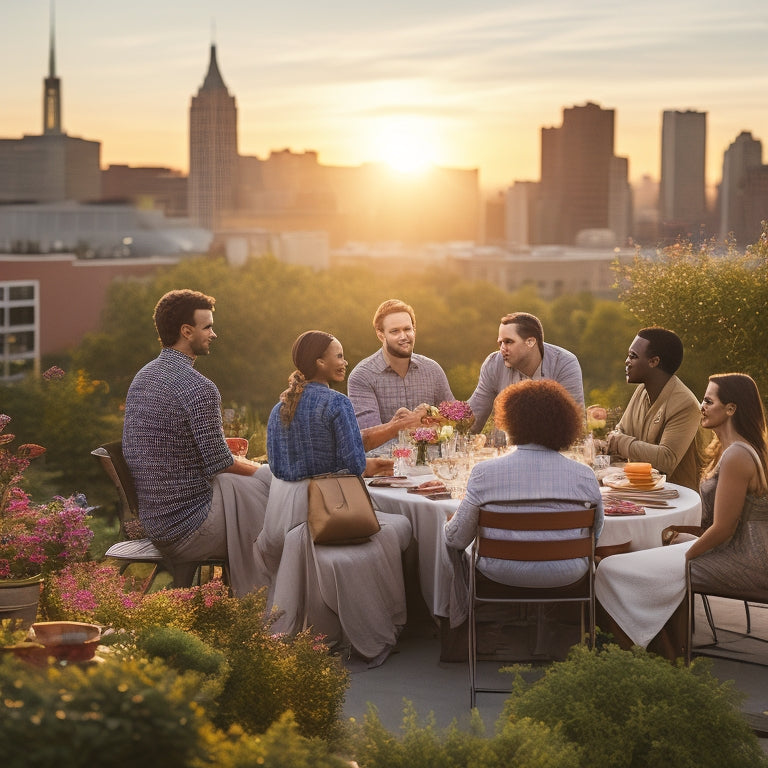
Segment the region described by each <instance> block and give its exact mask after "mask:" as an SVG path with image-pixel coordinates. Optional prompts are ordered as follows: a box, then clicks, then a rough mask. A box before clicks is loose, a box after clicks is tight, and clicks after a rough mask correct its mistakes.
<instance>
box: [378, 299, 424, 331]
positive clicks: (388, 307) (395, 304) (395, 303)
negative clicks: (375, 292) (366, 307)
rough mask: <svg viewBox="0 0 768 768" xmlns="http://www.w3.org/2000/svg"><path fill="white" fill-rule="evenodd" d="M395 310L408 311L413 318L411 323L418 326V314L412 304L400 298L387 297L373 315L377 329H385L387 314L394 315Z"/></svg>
mask: <svg viewBox="0 0 768 768" xmlns="http://www.w3.org/2000/svg"><path fill="white" fill-rule="evenodd" d="M395 312H407V313H408V316H409V317H410V318H411V324H412V325H413V327H414V328H415V327H416V314H415V313H414V311H413V307H412V306H411V305H410V304H406V303H405V302H404V301H400V299H387V300H386V301H383V302H382V303H381V304H379V308H378V309H377V310H376V312H375V313H374V315H373V327H374V328H375V329H376V330H377V331H383V330H384V318H385V317H386V316H387V315H393V314H395Z"/></svg>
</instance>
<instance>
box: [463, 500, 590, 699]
mask: <svg viewBox="0 0 768 768" xmlns="http://www.w3.org/2000/svg"><path fill="white" fill-rule="evenodd" d="M539 503H540V502H539ZM488 506H492V507H495V508H496V511H494V510H491V509H486V508H483V509H481V510H480V516H479V520H478V534H477V537H476V538H475V543H474V545H473V548H472V560H471V563H470V568H469V684H470V706H471V707H474V706H475V704H476V701H477V693H478V692H480V693H508V692H509V689H508V688H507V689H501V688H487V687H479V686H478V684H477V609H478V607H479V606H481V605H484V604H509V605H514V604H518V603H579V604H580V606H581V637H582V638H584V637H585V636H588V637H589V642H590V645H591V646H594V644H595V577H594V572H595V510H596V507H595V506H589V507H584V506H582V507H574V508H572V509H565V510H557V511H549V510H541V511H528V510H529V509H530V506H531V502H526V507H527V510H526V511H524V512H516V511H514V510H515V507H520V506H521V504H520V503H514V504H510V503H509V502H496V503H493V504H489V505H488ZM500 506H507V507H509V509H510V511H509V512H500V511H498V507H500ZM491 529H493V530H491ZM497 530H502V531H518V532H527V531H530V532H533V531H536V532H539V531H559V532H561V533H560V534H559V535H561V536H563V538H557V539H546V540H538V541H537V540H532V539H521V538H518V539H502V538H494V536H495V535H497V534H496V531H497ZM567 532H572V535H571V536H568V537H566V535H567ZM480 557H488V558H494V559H498V560H516V561H525V562H531V561H536V562H544V561H553V560H571V559H575V558H587V561H588V567H587V570H586V573H585V574H584V576H583V577H582V578H581V579H579V580H578V581H576V582H574V583H572V584H567V585H565V586H562V587H513V586H508V585H506V584H500V583H498V582H494V581H491V580H490V579H488V578H487V577H483V578H482V579H480V580H478V573H477V570H476V563H477V560H478V558H480ZM585 613H586V614H587V615H588V621H586V622H585ZM587 627H588V629H587Z"/></svg>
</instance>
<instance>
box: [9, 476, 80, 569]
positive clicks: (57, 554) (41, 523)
mask: <svg viewBox="0 0 768 768" xmlns="http://www.w3.org/2000/svg"><path fill="white" fill-rule="evenodd" d="M88 514H89V509H88V507H87V506H86V502H85V497H84V496H83V495H82V494H78V495H75V496H69V497H67V498H64V497H63V496H54V498H53V499H52V500H51V501H49V502H48V503H47V504H33V503H32V502H31V501H30V498H29V496H28V495H27V494H26V493H24V491H22V490H21V489H20V488H12V489H10V491H9V493H8V496H7V498H6V504H5V508H4V509H3V510H1V511H0V515H1V517H0V579H25V578H28V577H30V576H35V575H37V574H42V575H43V576H46V575H48V574H50V573H53V572H54V571H57V570H59V569H61V568H63V567H64V566H66V565H68V564H69V563H73V562H76V561H78V560H82V559H84V558H85V556H86V554H87V552H88V545H89V544H90V543H91V539H92V538H93V531H92V530H91V529H90V528H89V527H88V525H87V523H86V520H87V518H88Z"/></svg>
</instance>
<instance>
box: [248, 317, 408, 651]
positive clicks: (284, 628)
mask: <svg viewBox="0 0 768 768" xmlns="http://www.w3.org/2000/svg"><path fill="white" fill-rule="evenodd" d="M291 355H292V358H293V363H294V365H295V366H296V370H294V371H293V373H292V374H291V375H290V377H289V379H288V384H289V386H288V388H287V389H286V390H285V391H284V392H283V393H282V394H281V395H280V401H279V402H278V403H277V404H276V405H275V407H274V408H273V409H272V413H271V414H270V417H269V421H268V423H267V457H268V461H269V466H270V469H271V470H272V474H273V475H274V479H273V481H272V485H271V488H270V497H269V503H268V505H267V512H266V519H265V522H264V529H263V531H262V533H261V535H259V538H258V540H257V542H256V546H257V550H258V553H259V554H260V555H261V559H262V560H263V564H264V570H265V583H267V584H268V585H269V586H270V593H269V598H270V599H269V605H270V606H272V605H274V607H275V608H276V609H277V610H278V611H279V612H280V613H281V615H280V617H279V618H278V619H277V621H276V622H275V625H274V629H275V631H278V632H287V633H292V632H295V631H298V630H300V629H302V627H303V625H304V623H309V624H312V625H313V626H314V627H315V630H316V631H318V632H321V633H322V634H325V635H327V636H328V637H329V638H330V639H331V640H336V641H338V642H340V643H341V644H351V645H352V646H353V647H354V648H355V649H356V650H357V652H358V653H359V654H360V655H361V656H363V657H365V658H368V659H371V658H375V657H378V656H380V655H381V654H382V653H384V652H386V653H387V654H388V652H389V650H391V647H392V646H393V645H394V643H395V640H396V638H397V634H398V632H399V627H400V626H402V625H403V624H404V623H405V591H404V586H403V576H402V566H401V554H400V553H401V550H402V549H405V547H406V546H407V545H408V543H409V541H410V537H411V530H410V523H408V520H407V519H406V518H403V517H402V516H399V515H384V514H383V513H377V516H378V517H379V522H380V523H381V526H382V527H381V531H380V532H379V533H377V534H376V535H374V536H373V537H372V538H371V540H370V541H369V542H367V543H365V544H359V545H355V546H345V547H333V546H331V547H328V546H326V547H317V548H315V546H314V544H313V543H312V541H311V537H310V536H309V534H308V531H307V526H306V520H307V489H308V485H309V478H311V477H313V476H315V475H322V474H326V473H330V472H346V473H350V474H355V475H363V474H376V473H377V471H386V470H389V472H390V473H391V466H392V463H391V460H388V459H372V458H369V459H366V456H365V449H364V447H363V438H362V436H361V434H360V428H359V427H358V424H357V420H356V418H355V412H354V409H353V407H352V403H351V402H350V401H349V399H348V398H347V396H346V395H343V394H342V393H341V392H337V391H336V390H334V389H332V387H331V384H334V383H341V382H343V381H344V379H345V377H346V371H347V361H346V360H345V359H344V350H343V348H342V346H341V343H340V342H339V340H338V339H336V338H335V337H334V336H332V335H331V334H330V333H326V332H324V331H317V330H312V331H306V332H305V333H302V334H301V335H300V336H299V337H298V338H297V339H296V341H295V342H294V344H293V349H292V351H291ZM308 551H309V552H311V554H310V556H309V557H307V552H308ZM334 551H335V553H334ZM324 574H325V577H324ZM384 658H386V656H384ZM382 660H383V659H382Z"/></svg>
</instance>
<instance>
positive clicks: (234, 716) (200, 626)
mask: <svg viewBox="0 0 768 768" xmlns="http://www.w3.org/2000/svg"><path fill="white" fill-rule="evenodd" d="M264 609H265V596H264V594H263V593H259V594H252V595H248V596H246V597H244V598H241V599H240V600H235V599H231V600H228V601H222V602H220V603H219V604H218V606H217V607H216V613H215V614H214V615H213V616H205V617H204V618H203V617H200V619H199V620H198V621H197V622H196V624H195V627H194V628H193V631H195V632H196V633H197V634H199V635H200V637H202V639H203V640H205V641H206V642H208V643H210V644H211V645H212V646H214V647H215V648H218V649H219V650H221V651H222V652H223V653H224V655H225V656H226V657H227V662H228V664H229V665H230V667H231V674H230V675H229V677H228V678H227V681H226V683H225V685H224V690H223V692H222V695H221V698H220V701H219V710H218V714H217V716H216V720H215V722H216V724H217V725H218V726H219V727H221V728H225V729H226V728H228V727H230V726H231V725H233V724H235V723H237V724H239V725H241V726H242V727H243V728H245V729H246V730H248V731H251V732H256V733H260V732H263V731H265V730H266V729H267V728H268V727H269V725H270V724H271V723H273V722H274V721H275V720H277V719H278V718H279V717H280V715H282V714H283V713H284V712H286V711H287V710H291V711H292V712H293V713H294V716H295V718H296V722H297V723H298V726H299V729H300V730H301V733H302V734H304V735H305V736H320V737H322V738H324V739H326V740H328V741H333V740H335V739H336V738H337V736H338V728H339V717H340V714H341V708H342V705H343V702H344V692H345V691H346V689H347V687H348V685H349V673H348V672H347V671H346V670H345V669H344V667H343V665H342V664H341V662H340V660H339V659H338V657H335V656H331V655H330V653H328V650H327V648H326V646H325V645H324V644H323V641H322V638H321V637H316V636H313V635H312V634H311V633H309V632H301V633H300V634H298V635H297V636H296V637H295V638H287V637H283V636H280V635H273V634H271V632H270V629H269V627H268V626H265V624H264V620H263V617H264Z"/></svg>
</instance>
